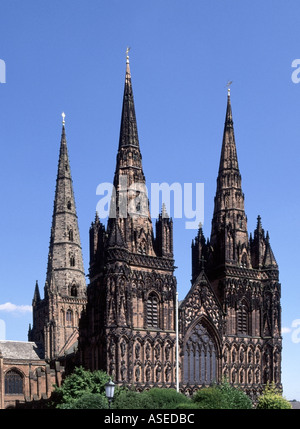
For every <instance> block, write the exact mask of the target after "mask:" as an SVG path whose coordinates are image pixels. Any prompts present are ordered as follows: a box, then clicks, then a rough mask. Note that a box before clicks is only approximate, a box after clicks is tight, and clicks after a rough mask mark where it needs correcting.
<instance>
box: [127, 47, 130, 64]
mask: <svg viewBox="0 0 300 429" xmlns="http://www.w3.org/2000/svg"><path fill="white" fill-rule="evenodd" d="M130 49H131V48H130V46H127V48H126V59H127V61H129V55H128V54H129V51H130Z"/></svg>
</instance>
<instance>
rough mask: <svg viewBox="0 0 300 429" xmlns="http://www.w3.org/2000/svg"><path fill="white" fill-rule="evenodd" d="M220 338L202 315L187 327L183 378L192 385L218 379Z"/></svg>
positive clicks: (208, 382)
mask: <svg viewBox="0 0 300 429" xmlns="http://www.w3.org/2000/svg"><path fill="white" fill-rule="evenodd" d="M219 366H220V340H219V338H218V335H217V333H216V331H215V328H214V326H213V325H212V324H211V323H210V321H209V320H208V319H207V318H206V317H205V316H202V317H200V318H198V319H197V320H196V321H195V323H193V324H192V326H191V327H190V328H189V329H188V331H187V333H186V335H185V338H184V345H183V380H184V383H188V384H192V385H195V384H196V385H202V384H206V385H207V384H210V383H212V382H214V381H217V380H218V379H219V371H220V369H219Z"/></svg>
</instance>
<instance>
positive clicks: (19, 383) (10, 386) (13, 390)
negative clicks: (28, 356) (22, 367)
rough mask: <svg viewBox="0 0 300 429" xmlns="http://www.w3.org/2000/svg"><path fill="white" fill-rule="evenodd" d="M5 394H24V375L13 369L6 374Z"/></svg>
mask: <svg viewBox="0 0 300 429" xmlns="http://www.w3.org/2000/svg"><path fill="white" fill-rule="evenodd" d="M5 394H6V395H20V394H23V377H22V376H21V374H20V373H19V372H17V371H14V370H11V371H8V372H7V373H6V374H5Z"/></svg>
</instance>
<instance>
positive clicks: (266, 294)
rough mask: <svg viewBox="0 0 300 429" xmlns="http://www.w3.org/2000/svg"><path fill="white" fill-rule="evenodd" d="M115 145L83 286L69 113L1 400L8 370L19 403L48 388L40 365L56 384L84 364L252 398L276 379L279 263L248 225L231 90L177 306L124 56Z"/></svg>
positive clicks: (169, 227)
mask: <svg viewBox="0 0 300 429" xmlns="http://www.w3.org/2000/svg"><path fill="white" fill-rule="evenodd" d="M116 152H117V153H116V168H115V171H114V175H113V184H114V192H113V193H112V198H111V205H110V215H109V218H108V220H107V223H106V225H105V224H104V222H103V221H102V220H101V219H100V218H99V214H98V213H96V215H95V219H94V220H93V222H92V223H91V227H90V230H89V238H90V263H89V272H88V279H89V280H88V284H86V280H85V279H86V276H85V273H84V268H83V261H82V251H81V243H80V236H79V228H78V219H77V213H76V206H75V198H74V191H73V184H72V177H71V169H70V162H69V157H68V151H67V140H66V133H65V124H64V121H63V127H62V134H61V142H60V152H59V162H58V172H57V178H56V190H55V198H54V209H53V215H52V226H51V233H50V244H49V255H48V266H47V273H46V282H45V286H44V297H43V298H41V295H40V291H39V286H38V284H36V286H35V290H34V297H33V303H32V304H33V325H32V327H30V329H29V336H28V339H29V343H25V344H27V346H24V345H23V351H24V355H23V358H22V353H21V354H19V358H21V360H22V362H19V363H18V361H17V360H15V361H14V363H11V364H10V362H12V361H10V360H9V359H10V358H11V356H12V354H13V353H14V350H15V348H16V347H19V350H22V347H21V346H18V345H16V346H13V345H9V344H8V345H7V344H5V345H1V342H0V352H1V355H0V377H1V378H0V380H1V386H2V390H1V392H2V393H1V407H2V408H5V407H6V405H5V404H7V405H8V404H9V405H12V402H11V399H10V398H11V392H12V390H13V389H14V388H13V387H11V388H10V390H9V389H8V390H7V392H6V386H8V385H9V382H8V381H6V380H9V374H11V371H13V372H14V374H15V375H17V376H16V377H15V380H19V381H16V382H15V383H16V384H15V386H16V387H15V389H16V391H17V390H18V392H19V393H18V395H19V399H18V400H20V401H21V402H22V400H23V401H27V402H30V401H32V400H33V399H40V398H42V397H49V395H50V393H51V389H50V390H49V389H48V390H47V388H46V384H41V383H40V385H39V386H40V388H39V389H37V388H36V387H34V388H33V387H32V392H35V393H34V395H35V396H34V398H33V394H32V395H30V394H28V392H29V390H28V386H29V384H28V383H29V379H30V374H29V368H32V367H33V364H34V365H35V367H39V364H40V368H41V370H38V374H40V373H41V372H42V373H43V374H50V373H51V374H52V377H54V378H55V377H56V379H57V384H60V383H61V382H62V380H63V376H64V374H67V373H68V372H70V371H71V369H72V367H74V365H83V366H84V367H85V368H88V369H91V370H95V369H102V370H104V371H106V372H107V373H108V374H110V375H111V377H112V379H113V381H114V382H115V383H117V384H119V385H130V386H135V388H136V389H137V390H138V391H142V390H144V389H149V388H151V387H170V388H176V387H177V386H179V389H180V391H182V392H183V393H185V394H187V395H192V394H193V393H194V392H195V391H196V390H198V389H199V388H200V387H202V386H208V385H210V384H211V383H212V382H220V381H222V380H224V379H226V380H228V381H229V382H230V383H232V384H233V385H236V386H240V387H242V388H243V389H244V390H245V391H246V392H247V393H248V394H249V395H250V397H251V398H253V399H255V398H257V396H258V395H259V394H260V393H261V392H262V390H263V388H264V385H265V384H266V383H267V382H271V381H274V382H275V383H276V385H277V386H278V387H280V388H281V350H282V339H281V305H280V296H281V295H280V294H281V292H280V288H281V286H280V283H279V270H278V265H277V262H276V259H275V256H274V254H273V251H272V248H271V244H270V237H269V233H268V232H265V231H264V229H263V226H262V220H261V218H260V216H258V217H257V226H256V229H255V231H254V232H253V234H251V233H250V234H249V231H248V229H247V216H246V213H245V207H244V194H243V191H242V185H241V173H240V170H239V165H238V157H237V147H236V142H235V135H234V127H233V117H232V108H231V96H230V90H228V95H227V107H226V114H225V124H224V134H223V142H222V146H221V156H220V161H219V172H218V177H217V186H216V194H215V200H214V213H213V218H212V222H211V233H210V237H209V238H205V237H204V234H203V230H202V226H201V225H200V226H199V230H198V231H197V234H196V237H195V239H194V240H193V241H192V244H191V250H192V252H191V259H192V282H191V288H190V290H189V292H188V294H187V296H186V297H185V298H184V299H183V300H182V301H181V302H180V304H179V309H178V312H176V308H177V291H178V290H179V291H180V285H177V281H176V277H175V274H174V272H175V268H176V267H175V256H176V255H175V256H174V251H173V222H172V219H171V218H170V217H169V215H168V213H167V212H166V209H165V207H164V206H163V207H162V208H161V213H160V214H159V216H158V218H157V219H156V220H155V225H154V224H153V222H152V219H151V216H150V208H149V200H148V197H147V192H146V178H145V176H144V173H143V166H142V154H141V146H140V141H139V137H138V129H137V120H136V114H135V106H134V97H133V89H132V80H131V71H130V65H129V57H128V56H127V61H126V73H125V85H124V94H123V106H122V116H121V126H120V136H119V145H118V148H117V151H116ZM191 162H192V161H191ZM104 180H107V178H105V179H104ZM177 314H178V318H177ZM177 333H178V336H177ZM177 340H178V351H179V352H178V354H177V353H176V342H177ZM14 347H15V348H14ZM25 349H26V351H25ZM2 350H3V351H2ZM32 350H38V351H39V352H38V353H33V351H32ZM19 360H20V359H19ZM177 360H178V363H179V364H178V367H177ZM29 363H30V365H29ZM21 364H22V365H23V367H21ZM24 365H25V366H24ZM26 365H27V366H26ZM24 368H28V370H27V369H24ZM177 368H178V372H177ZM51 371H52V372H51ZM49 377H50V376H48V378H49ZM20 380H22V383H21V382H20ZM45 380H46V378H45ZM12 383H13V382H12ZM18 383H19V384H18ZM20 383H21V384H20ZM32 383H33V382H32V381H31V385H32V386H33V384H32ZM12 385H13V384H12ZM20 386H22V387H20ZM43 386H45V387H43ZM26 389H27V390H26ZM8 392H10V396H9V400H8V394H9V393H8ZM21 392H23V399H22V393H21ZM20 395H21V396H20ZM5 398H7V401H5Z"/></svg>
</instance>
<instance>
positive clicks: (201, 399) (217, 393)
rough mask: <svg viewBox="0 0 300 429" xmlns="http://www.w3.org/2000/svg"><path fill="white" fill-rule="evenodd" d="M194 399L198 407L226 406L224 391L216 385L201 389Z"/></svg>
mask: <svg viewBox="0 0 300 429" xmlns="http://www.w3.org/2000/svg"><path fill="white" fill-rule="evenodd" d="M192 401H193V403H194V404H196V405H197V407H198V408H209V409H217V408H226V406H225V405H226V404H225V400H224V398H223V396H222V392H221V390H220V389H219V388H218V387H216V386H212V387H204V388H202V389H199V390H198V391H197V392H196V393H195V395H194V396H193V398H192Z"/></svg>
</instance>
